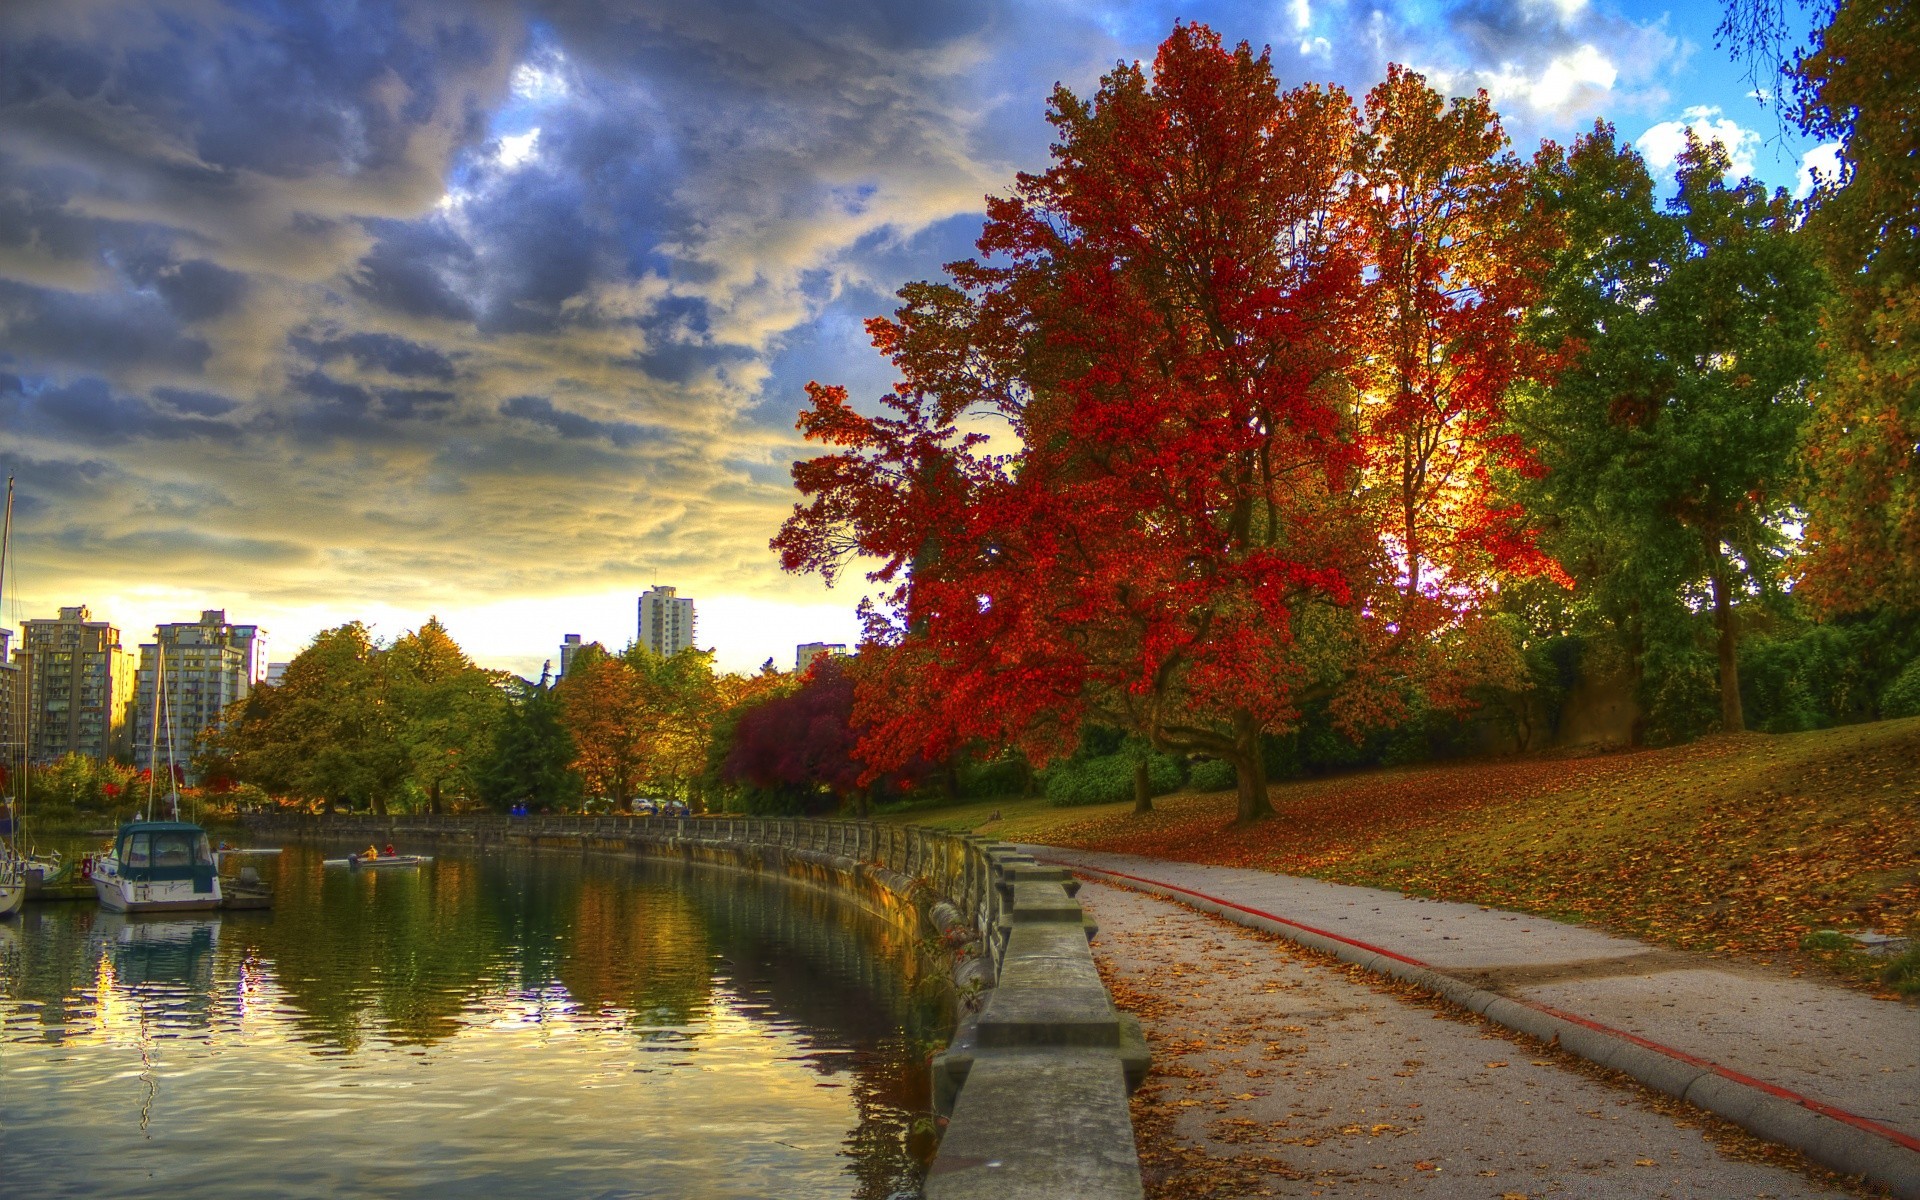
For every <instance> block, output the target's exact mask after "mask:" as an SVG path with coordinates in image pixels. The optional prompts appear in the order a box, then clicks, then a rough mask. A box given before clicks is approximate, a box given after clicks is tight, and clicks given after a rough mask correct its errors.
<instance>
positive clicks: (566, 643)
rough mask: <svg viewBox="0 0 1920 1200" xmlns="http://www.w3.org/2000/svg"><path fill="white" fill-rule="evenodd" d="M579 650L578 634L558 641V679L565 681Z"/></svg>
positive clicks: (571, 634) (572, 634)
mask: <svg viewBox="0 0 1920 1200" xmlns="http://www.w3.org/2000/svg"><path fill="white" fill-rule="evenodd" d="M641 620H642V621H643V622H644V621H645V620H646V618H645V617H644V616H642V618H641ZM580 650H581V645H580V635H579V634H577V633H569V634H568V635H567V636H566V637H564V638H561V639H560V675H559V678H561V679H565V678H566V677H567V671H568V670H569V669H571V668H572V666H573V659H574V656H575V655H577V654H579V653H580Z"/></svg>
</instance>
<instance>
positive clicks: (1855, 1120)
mask: <svg viewBox="0 0 1920 1200" xmlns="http://www.w3.org/2000/svg"><path fill="white" fill-rule="evenodd" d="M1041 861H1042V862H1051V863H1053V864H1054V865H1055V866H1062V867H1069V868H1071V869H1073V870H1075V871H1086V872H1088V873H1089V874H1093V875H1107V876H1111V877H1113V878H1115V879H1130V880H1132V881H1133V882H1135V883H1145V884H1151V885H1152V886H1154V887H1157V888H1165V889H1166V890H1168V891H1170V892H1179V893H1181V894H1183V895H1187V896H1193V897H1196V898H1197V899H1201V900H1205V901H1206V902H1207V903H1209V904H1218V905H1220V906H1221V907H1222V908H1231V909H1234V910H1236V911H1238V912H1243V913H1247V914H1249V915H1251V916H1256V917H1260V918H1262V919H1264V920H1268V921H1273V922H1276V923H1278V924H1281V925H1286V926H1290V927H1292V928H1294V929H1299V930H1304V931H1305V932H1307V933H1312V934H1318V935H1319V936H1321V937H1324V938H1331V939H1333V940H1334V941H1336V942H1340V943H1342V944H1344V945H1348V946H1352V947H1354V948H1356V949H1359V950H1365V951H1368V952H1369V953H1373V954H1379V955H1382V956H1384V957H1386V958H1391V959H1393V960H1394V961H1396V962H1403V963H1406V964H1407V965H1408V966H1413V967H1421V968H1424V969H1426V970H1429V971H1433V972H1435V973H1437V974H1442V975H1444V974H1446V972H1445V971H1442V970H1440V969H1439V968H1438V967H1435V966H1433V965H1432V964H1430V963H1424V962H1421V961H1420V960H1419V959H1417V958H1410V957H1408V956H1407V955H1405V954H1401V953H1399V952H1397V951H1394V950H1389V949H1387V948H1386V947H1385V946H1376V945H1373V944H1372V943H1371V942H1363V941H1361V940H1359V939H1358V938H1350V937H1347V936H1345V935H1344V934H1338V933H1334V932H1333V931H1332V930H1328V929H1317V928H1315V927H1314V926H1312V925H1307V924H1303V923H1302V922H1299V921H1292V920H1288V919H1287V918H1286V917H1283V916H1280V915H1279V914H1278V913H1270V912H1267V911H1265V910H1264V909H1258V908H1252V907H1250V906H1248V905H1245V904H1236V903H1234V902H1233V901H1231V900H1223V899H1221V898H1220V897H1219V896H1209V895H1208V894H1207V893H1205V892H1201V891H1195V890H1194V889H1193V888H1186V887H1181V886H1180V885H1179V884H1177V883H1168V882H1167V881H1165V880H1164V879H1149V878H1147V877H1146V876H1144V875H1129V874H1127V873H1126V872H1125V871H1115V870H1113V869H1111V868H1108V867H1092V866H1088V865H1086V864H1085V863H1071V862H1062V861H1060V860H1059V859H1042V860H1041ZM1502 998H1503V999H1506V1000H1509V1001H1511V1002H1513V1003H1515V1004H1524V1005H1526V1006H1527V1007H1528V1008H1531V1009H1534V1010H1535V1011H1537V1012H1543V1013H1546V1014H1547V1015H1548V1016H1552V1017H1558V1018H1560V1019H1561V1020H1562V1021H1571V1022H1573V1023H1574V1024H1575V1025H1579V1026H1582V1027H1584V1028H1587V1029H1591V1030H1593V1031H1594V1032H1596V1033H1604V1034H1607V1035H1609V1036H1611V1037H1617V1038H1622V1039H1624V1040H1626V1041H1629V1042H1632V1043H1633V1044H1634V1045H1636V1046H1640V1047H1643V1048H1644V1049H1647V1050H1652V1051H1654V1052H1655V1053H1656V1054H1664V1055H1666V1056H1667V1057H1668V1058H1672V1059H1677V1060H1679V1061H1680V1062H1683V1063H1686V1064H1687V1065H1689V1066H1694V1067H1699V1068H1700V1069H1702V1070H1704V1071H1712V1072H1713V1073H1714V1074H1715V1075H1719V1076H1721V1077H1722V1078H1724V1079H1730V1080H1732V1081H1733V1082H1735V1083H1739V1084H1744V1085H1746V1086H1747V1087H1751V1088H1758V1089H1759V1090H1761V1091H1763V1092H1765V1093H1767V1094H1768V1095H1770V1096H1776V1097H1778V1098H1779V1099H1782V1100H1786V1101H1789V1102H1791V1103H1793V1104H1798V1105H1800V1106H1801V1107H1802V1108H1805V1109H1809V1110H1811V1111H1813V1112H1817V1113H1819V1114H1820V1115H1821V1116H1823V1117H1831V1118H1832V1119H1834V1120H1836V1121H1839V1122H1841V1123H1842V1124H1846V1125H1851V1126H1852V1127H1853V1128H1855V1129H1858V1130H1860V1131H1861V1132H1863V1133H1871V1134H1874V1135H1876V1136H1878V1137H1883V1138H1886V1139H1887V1140H1888V1141H1890V1142H1893V1143H1894V1144H1895V1145H1899V1146H1904V1147H1906V1148H1907V1149H1909V1150H1914V1151H1920V1138H1916V1137H1913V1136H1911V1135H1909V1134H1905V1133H1902V1132H1900V1131H1899V1130H1898V1129H1891V1128H1888V1127H1887V1126H1885V1125H1882V1124H1880V1122H1878V1121H1875V1120H1872V1119H1870V1118H1868V1117H1863V1116H1860V1115H1858V1114H1857V1113H1850V1112H1848V1111H1847V1110H1846V1109H1844V1108H1835V1107H1834V1106H1833V1105H1831V1104H1828V1103H1826V1102H1824V1101H1821V1100H1815V1099H1814V1098H1813V1097H1811V1096H1803V1095H1801V1094H1800V1093H1799V1092H1795V1091H1792V1090H1789V1089H1787V1088H1783V1087H1781V1086H1779V1085H1778V1084H1773V1083H1768V1082H1767V1081H1766V1080H1764V1079H1755V1078H1754V1077H1753V1076H1751V1075H1747V1074H1743V1073H1742V1072H1739V1071H1736V1070H1734V1069H1733V1068H1732V1067H1727V1066H1722V1065H1721V1064H1719V1063H1717V1062H1714V1061H1713V1060H1711V1059H1706V1058H1701V1057H1699V1056H1698V1055H1695V1054H1689V1053H1687V1052H1686V1051H1685V1050H1680V1049H1677V1048H1675V1047H1673V1046H1668V1045H1665V1044H1663V1043H1661V1042H1656V1041H1653V1040H1652V1039H1650V1038H1644V1037H1641V1036H1640V1035H1639V1034H1637V1033H1629V1032H1627V1031H1626V1030H1624V1029H1615V1028H1614V1027H1613V1026H1611V1025H1603V1024H1601V1023H1600V1022H1598V1021H1594V1020H1590V1019H1588V1018H1586V1017H1583V1016H1580V1015H1578V1014H1576V1013H1570V1012H1567V1011H1565V1010H1564V1009H1558V1008H1553V1007H1551V1006H1549V1005H1545V1004H1537V1003H1535V1002H1534V1001H1531V1000H1523V999H1520V998H1518V997H1514V996H1506V997H1502Z"/></svg>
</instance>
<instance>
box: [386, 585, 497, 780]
mask: <svg viewBox="0 0 1920 1200" xmlns="http://www.w3.org/2000/svg"><path fill="white" fill-rule="evenodd" d="M381 668H382V671H381V674H382V677H383V682H384V684H385V687H386V691H387V694H388V697H389V700H390V703H391V707H392V711H393V714H394V733H395V736H396V738H397V739H398V741H399V743H400V747H401V749H402V750H403V751H404V753H405V755H406V758H407V764H408V774H409V777H410V779H411V781H412V782H413V784H414V785H415V786H416V787H418V788H419V789H420V790H421V791H423V792H425V794H426V798H427V810H428V811H429V812H440V811H441V810H442V806H443V797H444V795H445V794H446V793H447V792H448V791H452V792H454V793H456V794H460V795H465V794H468V793H470V792H472V791H473V790H474V789H475V787H476V785H477V782H478V776H479V770H480V765H481V763H482V762H483V761H485V759H486V757H487V754H488V752H489V751H490V750H491V749H492V746H493V739H494V735H495V731H496V730H497V728H498V727H499V724H500V722H501V719H502V718H503V717H504V716H505V714H506V711H507V696H506V693H505V691H503V690H502V686H503V681H504V679H506V678H507V676H505V674H504V673H503V672H496V671H484V670H481V669H480V668H479V667H478V666H476V665H474V662H473V660H472V659H471V658H468V657H467V654H466V652H465V651H464V650H462V649H461V648H460V646H459V644H458V643H456V642H455V641H454V640H453V638H452V637H451V636H449V635H448V633H447V630H446V627H445V626H444V625H442V624H441V623H440V619H439V618H438V617H433V618H429V619H428V621H427V623H426V624H424V625H422V626H421V627H420V628H419V629H417V630H415V631H413V632H412V633H409V634H406V635H405V636H403V637H401V638H400V639H399V640H397V641H395V642H394V644H393V645H392V646H390V647H388V648H387V650H386V651H385V652H384V653H383V654H382V655H381Z"/></svg>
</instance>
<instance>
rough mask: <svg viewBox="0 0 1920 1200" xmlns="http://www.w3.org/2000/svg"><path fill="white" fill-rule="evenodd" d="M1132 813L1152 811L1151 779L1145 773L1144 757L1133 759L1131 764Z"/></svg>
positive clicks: (1147, 773) (1145, 763)
mask: <svg viewBox="0 0 1920 1200" xmlns="http://www.w3.org/2000/svg"><path fill="white" fill-rule="evenodd" d="M1133 811H1134V812H1135V813H1150V812H1152V811H1153V777H1152V775H1151V774H1150V773H1149V772H1148V771H1147V760H1146V758H1145V756H1142V757H1140V758H1137V759H1135V760H1134V763H1133Z"/></svg>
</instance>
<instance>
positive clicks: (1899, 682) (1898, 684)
mask: <svg viewBox="0 0 1920 1200" xmlns="http://www.w3.org/2000/svg"><path fill="white" fill-rule="evenodd" d="M1880 715H1881V716H1883V717H1920V658H1916V659H1914V660H1913V661H1912V662H1910V663H1908V664H1907V668H1906V670H1904V671H1902V672H1900V674H1898V675H1896V676H1894V679H1893V682H1892V683H1889V684H1888V685H1887V690H1886V691H1884V692H1881V693H1880Z"/></svg>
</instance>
